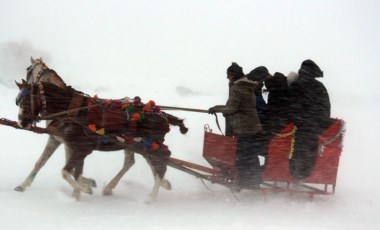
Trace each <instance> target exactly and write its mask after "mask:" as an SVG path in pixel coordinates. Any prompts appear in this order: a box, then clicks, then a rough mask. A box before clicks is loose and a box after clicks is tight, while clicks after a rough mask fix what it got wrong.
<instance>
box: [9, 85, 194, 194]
mask: <svg viewBox="0 0 380 230" xmlns="http://www.w3.org/2000/svg"><path fill="white" fill-rule="evenodd" d="M17 85H18V87H19V88H20V93H19V95H18V96H17V99H16V103H17V104H18V105H19V107H20V112H19V124H20V126H21V127H28V126H30V125H31V124H32V123H33V122H35V121H36V120H37V119H38V114H40V113H42V114H43V115H44V116H45V117H48V119H51V120H52V123H51V124H50V125H49V127H54V129H56V132H55V135H57V136H59V138H60V139H62V142H64V143H65V144H66V145H67V146H68V147H69V148H70V149H71V150H72V156H71V157H70V158H69V160H68V161H67V163H66V165H65V167H64V168H63V171H62V175H63V177H64V179H66V180H67V181H68V182H69V184H70V185H71V186H72V187H73V188H74V193H73V195H74V196H75V197H76V199H78V200H79V198H80V192H86V193H91V192H92V190H91V188H90V187H89V186H86V185H84V184H83V183H82V180H83V179H82V178H83V177H82V172H83V165H84V159H85V157H86V156H87V155H89V154H90V153H91V152H92V151H93V150H100V151H115V150H121V149H124V150H125V151H130V152H138V153H140V154H142V155H143V156H144V157H145V159H146V160H147V161H148V163H149V165H150V166H151V168H152V171H153V174H154V178H155V185H154V187H153V189H152V192H151V193H150V200H154V199H155V198H156V196H157V193H158V189H159V187H160V186H162V187H164V188H167V189H170V188H171V185H170V183H169V182H168V181H167V180H165V179H164V175H165V172H166V164H165V161H166V160H167V159H168V157H169V156H170V150H169V149H167V147H166V146H165V145H164V144H163V142H164V136H165V134H166V132H168V131H169V128H168V125H169V124H172V125H175V126H180V129H181V132H183V130H184V129H185V130H186V131H187V128H186V127H185V126H184V124H183V120H181V119H179V118H177V117H174V116H172V115H170V114H167V113H164V112H159V113H158V112H151V111H150V112H149V111H148V108H151V104H147V105H145V106H144V107H143V109H144V111H142V110H141V109H142V106H141V104H142V103H141V104H139V105H135V107H136V108H140V110H141V115H143V116H144V119H143V122H137V121H136V120H133V119H131V120H130V121H129V120H128V121H127V120H126V119H124V118H125V116H126V115H125V111H126V110H123V109H121V108H122V107H120V106H119V107H117V104H118V105H120V103H122V101H121V100H113V101H110V100H104V99H98V98H91V97H89V96H88V95H86V94H83V93H81V92H78V91H76V90H74V89H72V88H71V87H66V88H65V89H62V88H60V87H57V86H55V85H53V84H50V83H45V82H39V83H36V84H27V83H26V82H25V81H23V84H19V83H17ZM89 103H92V105H91V106H85V105H86V104H89ZM109 103H111V104H112V103H114V104H115V105H111V107H110V104H109ZM127 104H128V103H127ZM73 105H75V106H77V107H79V109H78V108H76V109H75V106H74V107H73ZM148 105H149V106H148ZM139 106H140V107H139ZM152 107H154V106H152ZM73 108H74V109H73ZM99 108H102V109H101V110H102V111H104V110H107V111H109V113H107V114H106V115H104V114H103V115H102V116H103V117H102V116H101V117H99V118H98V117H97V116H99V114H98V113H99V111H97V110H96V109H99ZM72 110H74V111H76V112H72ZM65 111H66V112H65ZM137 111H138V109H136V111H135V112H132V113H131V118H135V117H138V116H140V113H138V112H137ZM54 114H57V115H54ZM91 114H92V116H90V115H91ZM109 114H111V115H112V114H113V115H115V114H116V117H114V118H116V119H108V120H107V118H106V116H109ZM132 115H133V116H132ZM44 116H43V117H44ZM105 120H106V121H107V122H105V123H103V125H104V127H105V128H106V129H109V131H110V132H108V134H107V135H105V136H104V135H103V136H102V134H100V133H99V132H98V131H100V130H103V132H104V129H103V128H101V129H99V130H96V128H95V129H91V128H89V127H94V126H95V125H100V126H101V125H102V122H104V121H105ZM89 121H90V122H91V123H89ZM100 126H99V127H100ZM128 127H130V128H129V129H128ZM133 127H135V129H133ZM136 127H138V129H137V128H136ZM107 131H108V130H107ZM121 140H122V141H121ZM126 140H128V141H126ZM130 140H133V141H130ZM149 143H150V144H152V146H153V144H155V146H156V148H157V146H158V147H159V148H158V149H153V150H152V149H150V148H149V146H148V147H147V144H149ZM133 161H134V159H133ZM71 171H73V173H74V178H72V177H71V175H70V172H71ZM124 173H125V172H120V173H119V174H118V175H117V176H116V177H115V178H114V180H113V181H115V180H120V178H121V177H122V176H123V175H121V174H124ZM113 181H111V182H110V184H112V182H113ZM107 187H108V186H107Z"/></svg>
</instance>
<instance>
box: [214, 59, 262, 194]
mask: <svg viewBox="0 0 380 230" xmlns="http://www.w3.org/2000/svg"><path fill="white" fill-rule="evenodd" d="M233 65H235V64H234V63H233ZM236 65H237V64H236ZM227 78H228V79H229V81H230V84H231V87H230V91H229V97H228V100H227V103H226V105H217V106H213V107H211V108H210V109H209V113H210V114H214V113H218V112H220V113H223V115H224V116H225V117H228V118H229V119H230V120H229V121H230V126H231V127H230V128H231V134H232V135H233V136H236V137H237V156H236V166H237V169H238V175H239V180H238V181H239V186H241V187H243V188H260V183H261V178H260V162H259V158H258V155H257V153H255V152H254V149H255V148H254V144H255V140H254V139H255V134H257V133H258V132H260V131H261V130H262V129H261V124H260V120H259V116H258V113H257V110H256V97H255V93H254V92H255V90H256V88H257V86H258V84H259V82H258V81H252V80H249V79H248V78H247V77H246V76H240V77H238V78H236V76H234V75H231V74H229V71H228V70H227Z"/></svg>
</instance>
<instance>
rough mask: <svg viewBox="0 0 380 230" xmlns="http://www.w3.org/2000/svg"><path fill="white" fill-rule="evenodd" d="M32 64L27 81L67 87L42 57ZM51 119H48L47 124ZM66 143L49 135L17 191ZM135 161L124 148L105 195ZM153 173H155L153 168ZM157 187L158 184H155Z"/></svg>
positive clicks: (88, 181) (90, 182)
mask: <svg viewBox="0 0 380 230" xmlns="http://www.w3.org/2000/svg"><path fill="white" fill-rule="evenodd" d="M30 60H31V65H30V66H29V67H28V68H27V76H26V79H27V82H28V83H30V84H33V83H36V82H48V83H52V84H54V85H56V86H58V87H60V88H62V89H65V88H66V86H67V85H66V83H65V82H64V81H63V79H62V78H61V77H60V76H59V75H58V74H57V73H56V72H55V71H54V70H52V69H50V68H49V67H48V66H47V65H46V64H45V63H44V61H43V60H42V58H37V59H34V58H33V57H31V59H30ZM50 122H51V121H47V126H48V125H49V124H50ZM181 132H186V128H184V126H183V127H182V126H181ZM62 143H63V144H64V142H63V140H62V138H59V137H57V136H55V135H49V139H48V141H47V143H46V146H45V149H44V151H43V152H42V154H41V156H40V158H39V159H38V161H37V162H36V163H35V165H34V167H33V169H32V171H31V172H30V173H29V175H28V176H27V177H26V178H25V179H24V181H23V182H22V183H21V184H20V185H19V186H17V187H16V188H15V190H16V191H22V192H23V191H25V190H26V188H27V187H28V186H30V185H31V184H32V182H33V180H34V179H35V177H36V175H37V173H38V172H39V171H40V169H41V168H42V167H43V166H44V165H45V164H46V162H47V161H48V160H49V158H50V157H51V156H52V155H53V153H54V152H55V151H56V150H57V148H58V147H59V146H60V145H61V144H62ZM64 146H65V152H66V163H67V161H68V159H69V158H70V156H71V155H72V150H71V149H70V148H69V147H68V145H66V144H64ZM146 160H147V162H148V164H149V165H151V163H150V162H149V159H146ZM134 163H135V158H134V152H132V151H130V150H128V149H124V164H123V167H122V169H121V170H120V172H119V173H118V174H117V175H116V176H115V177H114V178H113V179H112V180H111V182H110V183H108V185H107V186H106V187H105V188H104V189H103V194H104V195H111V194H112V191H113V189H114V188H115V187H116V186H117V184H118V183H119V181H120V180H121V178H122V177H123V176H124V174H125V173H126V172H127V171H128V170H129V169H130V168H131V166H132V165H133V164H134ZM152 172H153V175H154V174H155V173H154V171H153V169H152ZM82 183H83V184H87V185H88V186H93V187H96V182H95V180H93V179H88V178H85V177H83V176H82ZM155 184H156V185H157V184H158V181H155ZM155 187H156V186H155ZM167 187H170V184H169V183H167Z"/></svg>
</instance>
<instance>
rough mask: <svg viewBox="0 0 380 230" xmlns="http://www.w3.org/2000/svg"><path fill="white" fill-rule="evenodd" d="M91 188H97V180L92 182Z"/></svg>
mask: <svg viewBox="0 0 380 230" xmlns="http://www.w3.org/2000/svg"><path fill="white" fill-rule="evenodd" d="M91 186H92V187H93V188H96V181H95V180H91Z"/></svg>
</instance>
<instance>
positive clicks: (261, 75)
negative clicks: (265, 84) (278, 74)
mask: <svg viewBox="0 0 380 230" xmlns="http://www.w3.org/2000/svg"><path fill="white" fill-rule="evenodd" d="M268 75H269V71H268V69H267V68H266V67H265V66H259V67H257V68H255V69H253V70H252V71H251V72H249V74H247V78H248V79H249V80H251V81H264V80H265V78H266V77H268Z"/></svg>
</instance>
